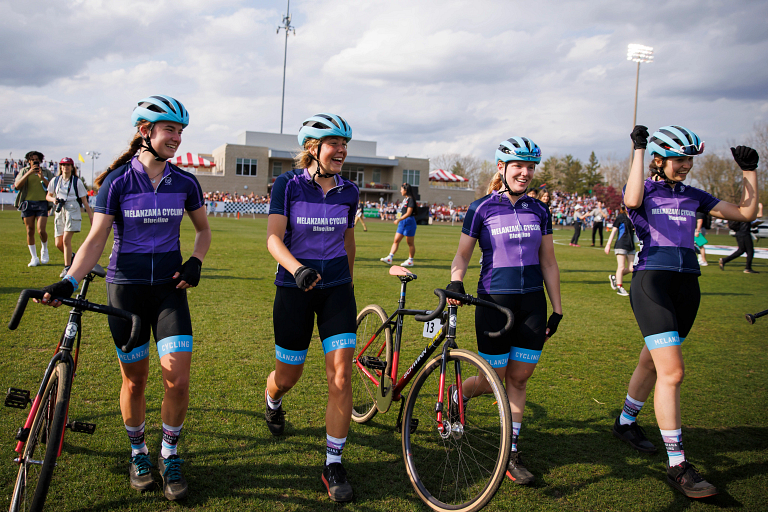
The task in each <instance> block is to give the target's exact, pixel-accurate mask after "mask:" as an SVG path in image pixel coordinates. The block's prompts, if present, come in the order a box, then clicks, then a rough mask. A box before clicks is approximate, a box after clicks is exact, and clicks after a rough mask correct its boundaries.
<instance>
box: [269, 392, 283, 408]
mask: <svg viewBox="0 0 768 512" xmlns="http://www.w3.org/2000/svg"><path fill="white" fill-rule="evenodd" d="M266 395H267V405H268V406H269V408H270V409H272V410H273V411H276V410H278V409H279V408H280V406H281V405H282V404H283V397H280V398H278V399H277V400H275V399H273V398H272V397H271V396H269V391H267V393H266Z"/></svg>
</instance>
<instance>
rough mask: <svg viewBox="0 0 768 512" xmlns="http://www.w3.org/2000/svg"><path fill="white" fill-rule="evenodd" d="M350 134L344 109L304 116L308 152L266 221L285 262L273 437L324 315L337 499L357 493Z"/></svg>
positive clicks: (278, 307) (269, 410) (355, 201)
mask: <svg viewBox="0 0 768 512" xmlns="http://www.w3.org/2000/svg"><path fill="white" fill-rule="evenodd" d="M350 139H352V127H350V126H349V124H348V123H347V122H346V121H345V120H344V119H343V118H342V117H340V116H337V115H333V114H316V115H314V116H312V117H310V118H309V119H307V120H306V121H304V124H303V125H302V127H301V129H300V130H299V145H300V146H301V147H302V148H303V150H302V152H301V153H299V155H298V156H297V157H296V162H295V164H294V165H295V170H293V171H291V172H286V173H283V174H281V175H280V176H279V177H278V178H277V180H275V184H274V186H273V188H272V202H271V203H270V205H269V217H268V219H267V249H268V250H269V253H270V254H271V255H272V257H273V258H275V260H277V263H278V267H277V276H276V278H275V285H276V288H277V290H276V291H275V304H274V309H273V313H272V317H273V318H272V323H273V325H274V329H275V331H274V332H275V369H274V371H273V372H271V373H270V374H269V376H268V377H267V386H266V389H265V390H264V399H265V402H266V410H265V413H264V418H265V420H266V423H267V428H268V429H269V431H270V432H271V433H272V435H274V436H279V435H282V434H283V431H284V430H285V411H283V407H282V403H283V397H284V396H285V395H286V393H288V392H289V391H290V390H291V389H292V388H293V387H294V386H295V385H296V383H297V382H298V381H299V378H301V375H302V372H303V371H304V361H305V358H306V356H307V351H308V349H309V344H310V342H311V341H312V331H313V330H314V326H315V315H316V316H317V330H318V332H319V334H320V340H321V341H322V346H323V352H324V353H325V377H326V382H327V384H328V402H327V404H326V409H325V442H326V448H325V463H324V464H323V469H322V473H321V476H320V479H321V481H322V483H323V485H324V486H325V489H326V491H327V493H328V496H329V497H330V498H331V500H333V501H337V502H347V501H351V500H352V498H353V492H352V485H351V484H350V483H349V481H348V480H347V471H346V469H345V468H344V465H343V464H342V462H341V456H342V452H343V450H344V445H345V444H346V442H347V434H348V433H349V423H350V421H351V419H352V381H351V377H352V365H351V364H350V362H351V361H352V357H353V355H354V351H355V346H356V343H357V335H356V334H355V332H356V331H357V323H356V316H357V305H356V302H355V292H354V286H353V284H352V274H353V270H354V265H355V229H354V226H355V221H354V218H355V211H356V210H357V207H358V205H359V203H360V191H359V190H358V188H357V185H355V184H354V183H353V182H351V181H349V180H347V179H345V178H343V177H342V176H341V169H342V166H343V165H344V160H346V158H347V143H348V142H349V141H350ZM318 228H319V229H318ZM311 393H317V390H315V389H313V390H312V391H311Z"/></svg>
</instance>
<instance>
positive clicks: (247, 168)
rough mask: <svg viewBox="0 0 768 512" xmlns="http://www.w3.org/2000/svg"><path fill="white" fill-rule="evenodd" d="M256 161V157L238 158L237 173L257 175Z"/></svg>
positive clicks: (239, 174) (240, 174)
mask: <svg viewBox="0 0 768 512" xmlns="http://www.w3.org/2000/svg"><path fill="white" fill-rule="evenodd" d="M256 162H257V160H256V159H255V158H238V159H237V166H236V167H235V174H237V175H238V176H256Z"/></svg>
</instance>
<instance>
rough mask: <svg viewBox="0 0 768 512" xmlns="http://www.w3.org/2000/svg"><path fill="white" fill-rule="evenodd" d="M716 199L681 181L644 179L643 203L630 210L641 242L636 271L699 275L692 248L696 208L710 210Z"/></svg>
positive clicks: (697, 263) (707, 211)
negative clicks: (671, 183)
mask: <svg viewBox="0 0 768 512" xmlns="http://www.w3.org/2000/svg"><path fill="white" fill-rule="evenodd" d="M625 188H626V187H625ZM719 202H720V200H719V199H717V198H715V197H712V196H711V195H710V194H708V193H706V192H704V191H703V190H699V189H697V188H694V187H690V186H688V185H684V184H683V183H676V184H675V185H674V187H673V188H672V187H669V186H667V185H666V184H665V183H664V182H663V181H654V180H652V179H651V178H648V179H646V180H645V193H644V195H643V203H642V204H641V205H640V207H638V208H636V209H634V210H633V209H630V210H629V218H630V219H631V220H632V224H634V226H635V232H636V233H637V236H638V238H640V240H641V241H642V242H643V249H642V250H641V251H640V254H639V255H638V260H637V265H635V271H638V270H670V271H673V272H687V273H691V274H701V271H700V270H699V262H698V260H697V258H696V252H695V250H694V248H693V232H694V230H695V229H696V211H702V212H705V213H709V211H710V210H711V209H712V208H714V207H715V205H717V203H719Z"/></svg>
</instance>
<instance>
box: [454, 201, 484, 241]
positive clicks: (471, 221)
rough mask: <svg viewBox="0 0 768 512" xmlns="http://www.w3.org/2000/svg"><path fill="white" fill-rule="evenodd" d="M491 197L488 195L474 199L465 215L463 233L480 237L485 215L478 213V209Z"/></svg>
mask: <svg viewBox="0 0 768 512" xmlns="http://www.w3.org/2000/svg"><path fill="white" fill-rule="evenodd" d="M490 197H491V196H490V195H487V196H485V197H483V198H481V199H478V200H477V201H473V202H472V204H470V205H469V209H468V210H467V214H466V215H465V216H464V224H463V225H462V227H461V232H462V233H464V234H465V235H467V236H471V237H472V238H480V230H481V229H482V227H483V216H482V214H480V213H478V210H479V209H480V207H481V206H482V205H483V204H485V203H486V202H487V201H488V200H489V199H490Z"/></svg>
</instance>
